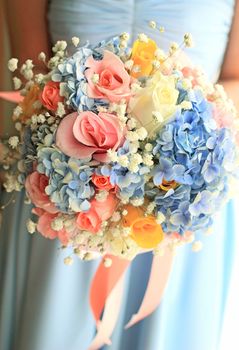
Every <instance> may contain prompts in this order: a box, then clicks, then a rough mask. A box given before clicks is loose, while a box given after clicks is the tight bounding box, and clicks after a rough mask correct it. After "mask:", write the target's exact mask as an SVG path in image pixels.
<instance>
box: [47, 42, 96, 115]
mask: <svg viewBox="0 0 239 350" xmlns="http://www.w3.org/2000/svg"><path fill="white" fill-rule="evenodd" d="M92 53H93V51H92V49H90V48H89V47H88V45H86V46H83V47H80V48H79V49H78V50H77V51H76V53H75V54H74V55H73V56H71V57H69V58H67V59H66V60H65V61H64V62H62V63H60V64H59V65H58V67H57V69H55V70H54V72H53V74H52V80H53V81H56V82H62V83H65V89H66V93H67V96H68V101H69V103H70V106H71V107H72V108H73V109H74V110H79V111H84V110H88V109H89V110H90V109H92V107H93V106H94V99H91V98H89V97H88V96H87V95H86V78H85V75H84V71H85V62H86V60H87V58H88V57H89V56H90V55H92Z"/></svg>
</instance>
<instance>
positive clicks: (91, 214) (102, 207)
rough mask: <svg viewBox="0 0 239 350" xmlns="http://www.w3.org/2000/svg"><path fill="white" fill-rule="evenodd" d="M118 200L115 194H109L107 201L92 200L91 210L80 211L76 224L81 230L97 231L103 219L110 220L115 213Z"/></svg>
mask: <svg viewBox="0 0 239 350" xmlns="http://www.w3.org/2000/svg"><path fill="white" fill-rule="evenodd" d="M117 203H118V200H117V198H116V197H115V196H114V195H113V194H109V195H108V197H107V198H106V200H105V201H102V202H98V201H97V200H96V199H93V200H92V201H91V207H90V210H88V211H87V212H80V213H79V214H78V215H77V219H76V224H77V225H78V227H79V228H80V229H81V230H86V231H90V232H92V233H97V232H98V231H99V229H100V227H101V224H102V222H103V221H105V220H108V219H109V218H110V217H111V216H112V215H113V213H114V211H115V208H116V206H117Z"/></svg>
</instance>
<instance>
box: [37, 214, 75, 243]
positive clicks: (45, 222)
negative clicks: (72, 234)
mask: <svg viewBox="0 0 239 350" xmlns="http://www.w3.org/2000/svg"><path fill="white" fill-rule="evenodd" d="M32 212H33V213H34V214H35V215H37V216H39V219H38V223H37V231H38V232H39V233H40V234H41V235H42V236H43V237H45V238H49V239H55V238H57V237H58V238H59V240H60V241H61V243H62V244H63V245H65V246H66V245H67V244H68V242H69V234H68V232H66V230H65V229H61V230H59V231H56V230H53V228H52V227H51V223H52V221H53V220H54V219H55V218H56V217H57V214H52V213H48V212H46V211H44V210H43V209H40V208H34V209H33V210H32Z"/></svg>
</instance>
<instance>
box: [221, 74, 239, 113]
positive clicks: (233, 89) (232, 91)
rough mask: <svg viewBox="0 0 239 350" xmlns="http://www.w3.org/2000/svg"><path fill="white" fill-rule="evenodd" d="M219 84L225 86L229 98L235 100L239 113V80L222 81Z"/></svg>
mask: <svg viewBox="0 0 239 350" xmlns="http://www.w3.org/2000/svg"><path fill="white" fill-rule="evenodd" d="M219 83H220V84H222V85H223V87H224V89H225V91H226V92H227V94H228V96H229V97H230V98H231V99H232V100H233V102H234V104H235V106H236V108H237V110H238V111H239V79H222V80H220V81H219Z"/></svg>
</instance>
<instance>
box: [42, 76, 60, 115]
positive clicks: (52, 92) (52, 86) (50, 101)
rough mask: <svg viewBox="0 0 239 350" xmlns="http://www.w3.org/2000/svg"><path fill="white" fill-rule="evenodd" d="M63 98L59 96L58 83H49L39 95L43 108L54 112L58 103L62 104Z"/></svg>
mask: <svg viewBox="0 0 239 350" xmlns="http://www.w3.org/2000/svg"><path fill="white" fill-rule="evenodd" d="M63 100H64V98H63V97H62V96H60V83H56V82H54V81H49V82H48V83H47V84H46V85H45V86H44V89H43V91H42V93H41V102H42V104H43V106H44V107H46V108H47V109H49V110H50V111H56V110H57V108H58V103H59V102H63Z"/></svg>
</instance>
